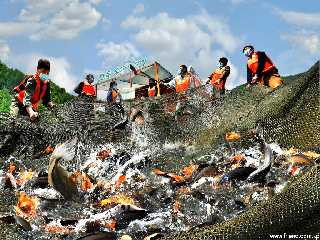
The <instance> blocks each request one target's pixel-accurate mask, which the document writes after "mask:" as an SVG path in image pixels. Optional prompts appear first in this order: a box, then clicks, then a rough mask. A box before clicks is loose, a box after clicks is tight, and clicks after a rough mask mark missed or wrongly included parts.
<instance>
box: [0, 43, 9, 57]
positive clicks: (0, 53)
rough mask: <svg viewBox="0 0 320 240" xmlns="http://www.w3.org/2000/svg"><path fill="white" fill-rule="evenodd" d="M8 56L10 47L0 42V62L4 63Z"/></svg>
mask: <svg viewBox="0 0 320 240" xmlns="http://www.w3.org/2000/svg"><path fill="white" fill-rule="evenodd" d="M9 54H10V47H9V45H8V44H7V42H5V41H3V40H0V61H2V62H5V61H6V60H7V59H8V57H9Z"/></svg>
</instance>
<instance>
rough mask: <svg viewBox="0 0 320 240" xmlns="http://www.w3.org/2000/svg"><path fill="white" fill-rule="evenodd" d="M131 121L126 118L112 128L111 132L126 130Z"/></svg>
mask: <svg viewBox="0 0 320 240" xmlns="http://www.w3.org/2000/svg"><path fill="white" fill-rule="evenodd" d="M128 122H129V120H128V118H127V117H126V118H125V119H123V120H122V121H120V122H118V123H116V124H115V125H114V126H113V127H112V128H111V130H112V131H114V130H124V129H125V127H126V125H127V124H128Z"/></svg>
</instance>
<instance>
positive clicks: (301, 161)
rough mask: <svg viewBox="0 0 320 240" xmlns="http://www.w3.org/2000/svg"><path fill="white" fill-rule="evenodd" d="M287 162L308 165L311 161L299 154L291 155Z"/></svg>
mask: <svg viewBox="0 0 320 240" xmlns="http://www.w3.org/2000/svg"><path fill="white" fill-rule="evenodd" d="M289 162H290V163H292V164H299V165H309V164H310V163H311V162H310V161H309V160H308V159H307V158H306V157H304V156H299V155H296V156H291V157H290V160H289Z"/></svg>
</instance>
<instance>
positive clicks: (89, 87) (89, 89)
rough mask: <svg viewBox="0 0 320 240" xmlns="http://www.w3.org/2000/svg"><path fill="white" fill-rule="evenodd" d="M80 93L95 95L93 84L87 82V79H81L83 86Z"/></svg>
mask: <svg viewBox="0 0 320 240" xmlns="http://www.w3.org/2000/svg"><path fill="white" fill-rule="evenodd" d="M81 93H82V94H83V95H86V96H93V97H94V96H96V90H95V88H94V84H93V83H88V82H87V81H83V88H82V92H81Z"/></svg>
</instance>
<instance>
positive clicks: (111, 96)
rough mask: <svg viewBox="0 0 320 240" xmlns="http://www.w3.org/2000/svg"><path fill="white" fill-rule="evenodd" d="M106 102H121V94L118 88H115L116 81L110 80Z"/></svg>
mask: <svg viewBox="0 0 320 240" xmlns="http://www.w3.org/2000/svg"><path fill="white" fill-rule="evenodd" d="M107 102H109V103H118V104H121V103H122V96H121V94H120V91H119V89H118V88H117V83H116V82H115V81H111V82H110V85H109V90H108V93H107Z"/></svg>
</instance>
